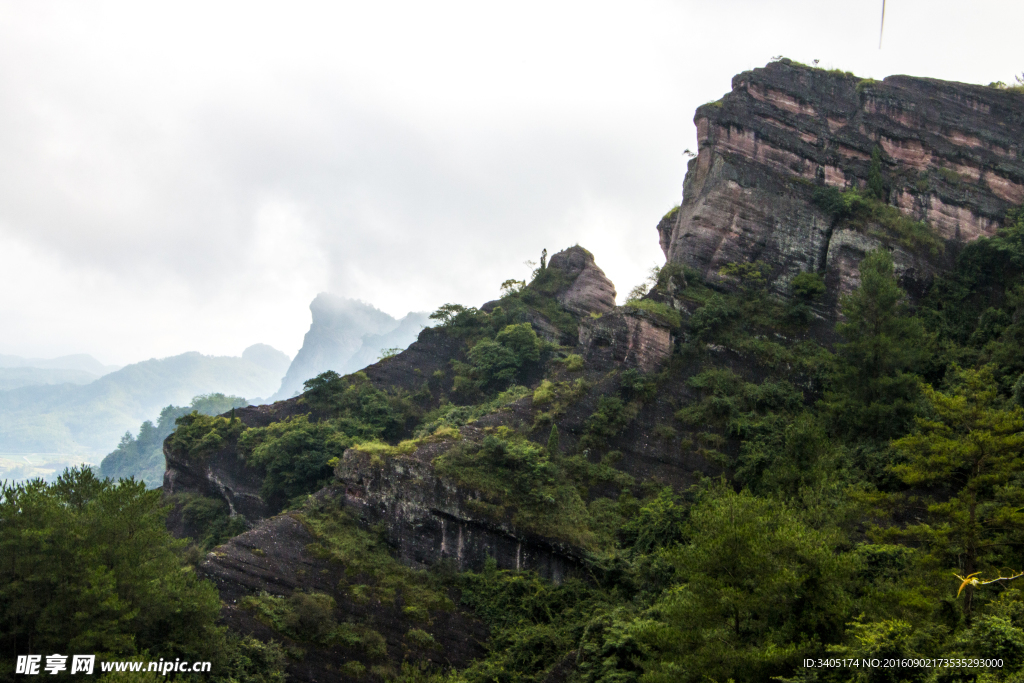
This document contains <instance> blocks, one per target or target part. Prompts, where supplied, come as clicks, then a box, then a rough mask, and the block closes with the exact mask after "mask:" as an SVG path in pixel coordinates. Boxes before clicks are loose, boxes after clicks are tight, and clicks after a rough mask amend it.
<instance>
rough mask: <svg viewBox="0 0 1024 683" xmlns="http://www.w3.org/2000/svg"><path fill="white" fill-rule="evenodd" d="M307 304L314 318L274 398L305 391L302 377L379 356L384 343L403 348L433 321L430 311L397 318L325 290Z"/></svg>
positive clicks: (343, 370)
mask: <svg viewBox="0 0 1024 683" xmlns="http://www.w3.org/2000/svg"><path fill="white" fill-rule="evenodd" d="M309 310H310V312H311V313H312V314H313V322H312V324H311V325H310V326H309V331H308V332H307V333H306V336H305V338H304V339H303V341H302V348H301V349H299V352H298V354H296V356H295V359H294V360H293V361H292V364H291V366H290V367H289V368H288V373H287V374H286V375H285V376H284V379H283V380H282V381H281V388H280V389H278V391H277V393H275V394H274V395H273V396H272V397H271V398H272V399H273V400H280V399H284V398H290V397H291V396H293V395H294V394H295V392H301V391H302V383H303V382H305V381H306V380H307V379H310V378H312V377H316V376H317V375H319V374H320V373H322V372H325V371H327V370H334V371H335V372H337V373H339V374H342V375H346V374H348V373H351V372H355V371H356V370H360V369H362V368H364V367H366V366H367V365H370V364H372V363H375V362H377V359H378V358H379V357H380V355H381V351H383V350H385V349H392V348H398V349H404V348H405V347H407V346H409V344H411V343H413V342H414V341H416V337H417V336H418V335H419V333H420V330H421V329H423V327H425V326H426V325H427V324H428V323H429V318H428V316H427V314H426V313H409V314H407V315H406V316H405V317H403V318H402V319H401V320H396V319H395V318H392V317H391V316H390V315H388V314H387V313H385V312H384V311H381V310H378V309H377V308H375V307H373V306H371V305H369V304H366V303H363V302H362V301H357V300H355V299H347V298H344V297H340V296H335V295H333V294H327V293H325V292H322V293H320V294H318V295H317V297H316V298H315V299H313V302H312V303H311V304H310V305H309Z"/></svg>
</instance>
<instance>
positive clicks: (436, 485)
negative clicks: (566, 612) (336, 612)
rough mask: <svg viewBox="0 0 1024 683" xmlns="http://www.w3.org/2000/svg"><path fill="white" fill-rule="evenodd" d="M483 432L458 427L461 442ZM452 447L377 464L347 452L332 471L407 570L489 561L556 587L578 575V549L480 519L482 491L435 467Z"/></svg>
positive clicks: (427, 447)
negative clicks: (528, 572) (380, 528)
mask: <svg viewBox="0 0 1024 683" xmlns="http://www.w3.org/2000/svg"><path fill="white" fill-rule="evenodd" d="M482 438H483V435H482V432H481V430H480V429H476V428H474V427H463V428H462V436H461V439H465V440H471V441H472V440H477V441H479V440H481V439H482ZM454 445H455V443H454V442H452V441H442V442H440V443H428V444H424V445H422V446H420V447H419V448H417V449H416V451H415V452H413V453H411V454H408V455H400V456H393V457H389V458H386V459H378V458H375V457H374V456H371V455H370V454H368V453H364V452H362V451H359V450H357V449H349V450H348V451H346V453H345V455H344V457H343V458H342V460H341V462H340V463H339V464H338V465H337V467H336V468H335V471H334V474H335V477H336V478H337V479H338V481H339V482H340V483H341V485H342V486H343V487H344V491H345V494H344V495H345V502H346V504H347V505H348V506H350V507H351V508H353V509H355V510H356V511H357V512H358V513H359V515H360V516H361V517H362V518H363V519H364V520H365V521H366V522H368V523H370V524H381V523H383V525H384V527H385V530H384V534H385V536H386V537H387V539H388V543H389V545H390V546H391V547H392V548H393V549H394V551H395V553H396V556H397V557H398V558H399V559H400V560H401V561H403V562H404V563H406V564H409V565H411V566H430V565H433V564H436V563H437V562H439V561H440V560H449V561H451V562H452V563H454V565H455V566H457V567H458V568H459V570H466V569H472V570H477V571H479V570H480V569H481V568H482V567H483V566H484V562H485V561H486V560H487V558H488V557H493V558H494V559H495V561H496V562H497V566H498V568H500V569H514V570H517V571H518V570H526V569H530V570H533V571H536V572H537V573H538V574H539V575H541V576H543V577H545V578H548V579H551V580H552V581H555V582H560V581H561V580H562V579H564V578H566V577H567V576H570V575H573V574H575V573H576V572H577V570H578V568H579V566H580V565H581V560H582V557H583V553H582V551H581V550H580V549H578V548H575V547H573V546H571V545H569V544H566V543H560V542H558V541H554V540H551V539H547V538H542V537H540V536H537V535H536V534H532V533H530V532H529V531H526V530H523V529H517V528H516V527H515V526H513V525H512V524H510V523H508V522H507V521H504V520H496V519H492V518H490V517H488V516H487V515H482V514H481V513H480V512H479V511H478V510H474V506H478V504H479V503H480V502H481V501H482V500H484V498H485V497H484V496H483V495H482V494H481V493H480V492H479V491H474V490H471V489H466V488H463V487H460V486H458V485H457V484H456V483H454V482H452V481H451V480H448V479H445V478H442V477H440V476H439V475H438V474H437V473H436V472H435V470H434V464H433V461H434V458H436V457H437V456H438V455H440V454H442V453H444V452H445V451H447V450H448V449H450V448H452V447H453V446H454Z"/></svg>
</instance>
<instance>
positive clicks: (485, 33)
mask: <svg viewBox="0 0 1024 683" xmlns="http://www.w3.org/2000/svg"><path fill="white" fill-rule="evenodd" d="M880 10H881V2H880V1H874V0H872V1H865V2H860V1H858V0H842V1H836V2H832V1H829V0H808V1H795V0H793V1H785V0H776V1H773V2H770V3H769V2H762V1H756V2H755V1H744V0H717V1H716V2H708V1H707V0H703V1H700V2H691V1H688V0H687V1H678V2H667V1H666V2H642V1H637V0H634V1H633V2H628V3H627V2H617V3H604V2H598V1H595V0H588V1H587V2H557V1H553V0H544V2H529V1H523V0H517V1H516V2H507V3H498V2H490V3H484V2H478V1H477V2H465V3H458V2H439V1H434V2H422V1H419V2H387V1H381V2H365V1H363V2H352V3H340V2H330V3H326V2H325V3H301V2H288V3H283V2H279V3H257V2H251V1H250V2H238V3H227V2H208V1H205V2H201V3H200V2H196V3H190V2H174V3H139V2H83V1H81V0H75V1H74V2H67V3H62V2H22V1H18V2H0V353H10V354H19V355H29V356H56V355H62V354H68V353H82V352H84V353H91V354H93V355H95V356H96V357H97V358H99V359H100V360H102V361H103V362H106V363H122V364H123V363H130V362H135V361H138V360H143V359H146V358H151V357H162V356H167V355H172V354H176V353H181V352H184V351H189V350H196V351H201V352H203V353H208V354H227V355H237V354H239V353H240V352H241V351H242V349H244V348H245V347H246V346H248V345H249V344H252V343H255V342H264V343H268V344H271V345H273V346H275V347H277V348H279V349H281V350H283V351H285V352H286V353H288V354H290V355H292V354H294V353H295V352H296V351H297V350H298V348H299V346H300V345H301V342H302V335H303V334H304V333H305V331H306V329H307V328H308V325H309V309H308V305H309V302H310V301H311V300H312V298H313V297H314V296H315V295H316V294H317V292H320V291H330V292H334V293H336V294H340V295H344V296H350V297H354V298H360V299H363V300H364V301H367V302H370V303H372V304H374V305H376V306H378V307H379V308H381V309H383V310H385V311H387V312H389V313H391V314H393V315H396V316H398V315H402V314H404V313H405V312H407V311H409V310H432V309H434V308H436V307H437V306H438V305H440V304H442V303H445V302H449V301H453V302H461V303H464V304H469V305H479V304H481V303H483V302H484V301H487V300H489V299H491V298H494V297H495V296H496V295H497V294H498V287H499V284H500V283H501V282H502V281H503V280H505V279H507V278H512V277H515V278H523V277H526V276H527V275H528V272H529V269H528V267H527V266H525V265H523V262H524V261H525V260H527V259H533V260H536V259H537V257H538V255H539V253H540V251H541V249H542V248H547V249H548V251H549V252H554V251H557V250H558V249H561V248H564V247H566V246H569V245H572V244H574V243H577V242H578V243H580V244H582V245H583V246H586V247H587V248H589V249H590V250H591V251H592V252H594V254H595V256H596V257H597V261H598V264H599V265H600V266H601V267H602V268H603V269H604V270H605V272H606V273H608V275H609V276H610V277H611V278H612V280H613V281H614V282H615V284H616V288H617V289H618V291H619V297H620V300H621V299H622V297H623V295H624V293H625V292H628V291H629V289H630V288H631V287H632V286H633V285H635V284H636V283H637V282H639V281H640V280H642V279H643V277H644V274H645V272H646V271H647V270H648V269H649V268H650V267H651V266H653V265H655V264H660V263H661V262H662V261H663V260H664V259H663V256H662V254H661V251H660V249H659V248H658V242H657V235H656V233H655V229H654V227H655V225H656V224H657V222H658V219H659V218H660V217H661V215H662V214H663V213H664V212H665V211H666V210H668V209H669V208H671V207H672V205H674V204H676V203H678V202H679V200H680V196H681V186H682V181H683V175H684V171H685V158H684V157H683V155H682V151H683V150H684V149H685V148H695V146H696V142H695V138H694V130H693V123H692V118H693V110H694V108H695V107H697V106H698V105H700V104H702V103H704V102H707V101H709V100H714V99H718V98H719V97H720V96H721V95H722V94H723V93H725V92H726V91H727V90H728V89H729V84H730V79H731V77H732V76H733V74H735V73H738V72H740V71H743V70H746V69H750V68H754V67H757V66H762V65H764V63H765V62H767V61H768V60H769V59H771V58H772V57H773V56H775V55H786V56H788V57H791V58H793V59H797V60H800V61H804V62H810V61H811V60H813V59H819V60H821V65H822V66H827V67H841V68H843V69H844V70H849V71H854V72H855V73H857V74H858V75H862V76H870V77H874V78H882V77H884V76H887V75H890V74H894V73H907V74H912V75H922V76H933V77H938V78H945V79H950V80H961V81H967V82H975V83H988V82H991V81H994V80H1003V81H1012V80H1013V76H1014V74H1019V73H1021V72H1022V71H1024V48H1022V47H1021V45H1022V43H1021V41H1020V30H1021V27H1022V26H1024V3H1020V2H1017V1H1015V2H985V1H984V0H978V1H976V2H971V3H968V2H963V1H958V2H944V1H940V0H927V1H926V0H919V1H913V2H912V1H910V0H889V2H888V4H887V10H886V11H887V16H886V24H885V41H884V44H883V47H882V49H881V50H879V49H878V30H879V18H880Z"/></svg>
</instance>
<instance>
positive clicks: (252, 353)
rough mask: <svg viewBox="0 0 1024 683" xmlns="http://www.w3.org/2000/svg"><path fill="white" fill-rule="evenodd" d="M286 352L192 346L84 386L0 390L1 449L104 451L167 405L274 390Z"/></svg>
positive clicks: (84, 453)
mask: <svg viewBox="0 0 1024 683" xmlns="http://www.w3.org/2000/svg"><path fill="white" fill-rule="evenodd" d="M289 362H290V361H289V358H288V356H286V355H285V354H283V353H281V352H280V351H277V350H276V349H273V348H272V347H270V346H267V345H265V344H256V345H254V346H250V347H249V348H247V349H246V350H245V351H244V352H243V353H242V356H241V357H238V356H204V355H203V354H200V353H197V352H195V351H192V352H189V353H183V354H180V355H177V356H172V357H170V358H162V359H159V360H158V359H150V360H147V361H143V362H141V363H133V364H131V365H128V366H125V367H124V368H121V369H120V370H117V371H116V372H112V373H109V374H106V375H104V376H102V377H100V378H99V379H97V380H95V381H93V382H90V383H89V384H85V385H74V384H59V385H40V386H23V387H19V388H17V389H11V390H7V391H0V454H5V453H6V454H11V453H64V454H69V455H70V454H77V455H81V456H101V455H106V454H107V453H109V452H110V450H111V449H112V448H113V447H115V446H116V445H117V444H118V441H119V439H120V438H121V436H122V435H123V434H124V433H125V432H126V431H129V430H132V431H134V430H136V429H138V426H139V424H141V423H142V422H143V421H145V420H152V419H155V418H156V416H157V415H158V414H159V412H160V410H161V409H162V408H163V407H164V406H167V405H168V404H174V405H187V404H188V403H189V401H191V400H192V398H193V397H194V396H197V395H200V394H209V393H214V392H220V393H227V394H234V395H236V396H245V397H247V398H249V399H250V400H252V399H253V398H256V397H260V396H267V395H268V394H269V393H271V392H272V391H273V390H274V387H275V386H276V385H277V383H278V381H279V379H280V377H281V375H282V374H283V373H284V371H285V370H286V369H287V367H288V364H289Z"/></svg>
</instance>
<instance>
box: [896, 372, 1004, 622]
mask: <svg viewBox="0 0 1024 683" xmlns="http://www.w3.org/2000/svg"><path fill="white" fill-rule="evenodd" d="M954 377H955V386H954V387H953V389H952V390H951V391H949V392H948V393H944V392H941V391H938V390H936V389H934V388H932V387H931V386H927V385H926V386H925V387H924V389H923V393H924V398H925V401H926V403H927V406H928V408H929V412H930V413H931V414H932V415H933V416H934V417H930V418H928V419H918V421H917V429H916V431H915V432H914V433H913V434H911V435H909V436H905V437H903V438H902V439H899V440H898V441H896V442H894V443H893V447H894V448H895V449H896V450H897V451H899V452H900V453H902V454H903V455H904V456H905V457H906V458H907V459H908V461H907V462H906V463H905V464H901V465H897V466H894V467H893V468H892V469H893V471H894V472H895V473H896V474H897V475H898V476H899V477H900V479H902V480H903V482H904V483H906V484H909V485H911V486H914V487H917V488H918V489H919V490H920V491H921V495H920V502H921V504H922V507H926V509H927V511H928V515H929V517H930V518H931V519H930V520H928V521H929V522H932V523H922V524H918V525H913V526H912V527H910V528H909V529H908V531H909V532H911V533H914V532H919V535H920V536H922V537H923V538H925V539H927V540H928V542H929V544H930V545H931V546H932V547H933V549H934V551H935V552H937V553H940V554H943V555H945V556H946V557H945V558H944V559H946V560H954V559H955V560H956V561H959V563H960V566H959V567H958V573H960V572H962V575H963V576H968V575H970V574H973V573H974V572H978V571H982V570H994V571H999V570H1000V569H1001V568H1002V567H1003V565H1004V564H1005V562H1004V560H1006V559H1009V558H1006V557H1005V556H1004V555H1005V551H1006V550H1007V549H1008V548H1011V547H1015V546H1019V541H1020V540H1021V539H1020V534H1019V532H1018V531H1017V530H1018V529H1020V528H1021V527H1022V525H1024V509H1022V508H1021V506H1022V505H1024V491H1021V489H1020V488H1019V487H1016V486H1007V484H1010V483H1011V482H1012V481H1013V480H1014V479H1015V478H1016V477H1018V476H1019V473H1020V471H1021V468H1022V467H1024V452H1022V450H1024V431H1022V430H1024V409H1022V408H1021V407H1020V406H1012V407H1006V406H1005V405H1004V404H1003V402H1002V400H1001V399H1000V398H999V396H998V394H997V392H996V387H997V384H996V382H995V380H994V377H993V373H992V370H991V368H989V367H986V368H983V369H982V370H980V371H979V370H957V371H956V372H955V375H954ZM1022 569H1024V567H1019V568H1018V571H1020V570H1022ZM991 578H994V575H993V576H992V577H991ZM966 595H967V597H966V607H965V611H966V612H967V614H968V615H970V612H971V603H972V598H973V589H972V587H971V586H967V587H966Z"/></svg>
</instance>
